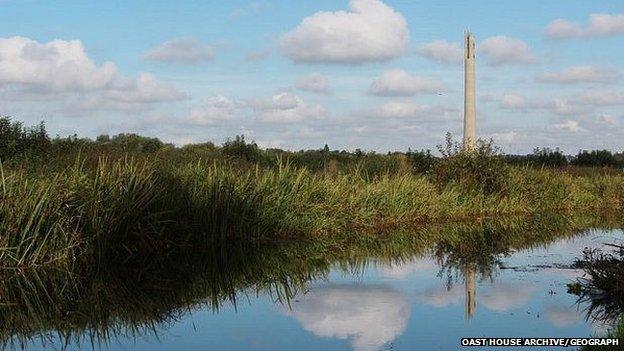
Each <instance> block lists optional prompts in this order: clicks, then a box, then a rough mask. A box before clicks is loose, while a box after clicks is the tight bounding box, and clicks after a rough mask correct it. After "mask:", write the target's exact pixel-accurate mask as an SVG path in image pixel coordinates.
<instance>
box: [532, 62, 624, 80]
mask: <svg viewBox="0 0 624 351" xmlns="http://www.w3.org/2000/svg"><path fill="white" fill-rule="evenodd" d="M620 76H621V74H620V72H619V71H618V70H616V69H613V68H606V67H596V66H576V67H570V68H568V69H566V70H563V71H560V72H551V73H544V74H542V75H539V76H538V77H537V80H538V81H540V82H545V83H557V84H576V83H612V82H615V81H618V80H619V79H620Z"/></svg>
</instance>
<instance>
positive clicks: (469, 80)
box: [464, 31, 477, 150]
mask: <svg viewBox="0 0 624 351" xmlns="http://www.w3.org/2000/svg"><path fill="white" fill-rule="evenodd" d="M464 79H465V80H464V148H465V149H468V150H472V149H474V147H475V142H476V140H477V107H476V104H475V43H474V38H473V37H472V33H470V31H466V54H465V56H464Z"/></svg>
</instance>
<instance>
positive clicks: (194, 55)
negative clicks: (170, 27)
mask: <svg viewBox="0 0 624 351" xmlns="http://www.w3.org/2000/svg"><path fill="white" fill-rule="evenodd" d="M213 58H214V48H213V47H211V46H208V45H202V44H200V43H198V42H197V40H195V39H192V38H178V39H173V40H169V41H165V42H164V43H162V44H159V45H157V46H155V47H153V48H151V49H150V50H149V51H147V52H146V53H144V54H143V59H145V60H148V61H158V62H166V63H181V64H198V63H202V62H206V61H210V60H212V59H213Z"/></svg>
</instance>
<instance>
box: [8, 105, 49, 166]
mask: <svg viewBox="0 0 624 351" xmlns="http://www.w3.org/2000/svg"><path fill="white" fill-rule="evenodd" d="M49 145H50V138H49V137H48V134H47V133H46V129H45V124H44V123H43V122H41V123H39V124H38V125H36V126H34V127H30V128H26V127H24V126H23V125H22V123H20V122H12V121H11V119H10V118H9V117H6V116H5V117H0V159H1V160H7V159H11V158H14V157H16V156H23V155H27V154H32V155H40V154H43V153H45V152H46V151H47V150H48V146H49Z"/></svg>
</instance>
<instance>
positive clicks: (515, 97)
mask: <svg viewBox="0 0 624 351" xmlns="http://www.w3.org/2000/svg"><path fill="white" fill-rule="evenodd" d="M527 106H528V104H527V102H526V99H525V98H524V96H522V95H520V94H514V93H510V94H504V95H503V96H502V97H501V99H500V107H501V108H504V109H512V110H513V109H524V108H526V107H527Z"/></svg>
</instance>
